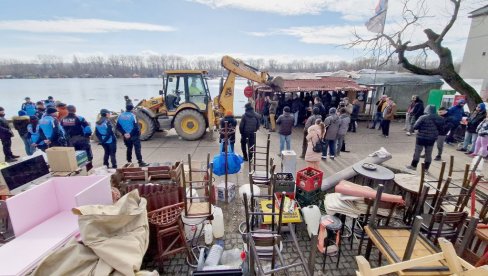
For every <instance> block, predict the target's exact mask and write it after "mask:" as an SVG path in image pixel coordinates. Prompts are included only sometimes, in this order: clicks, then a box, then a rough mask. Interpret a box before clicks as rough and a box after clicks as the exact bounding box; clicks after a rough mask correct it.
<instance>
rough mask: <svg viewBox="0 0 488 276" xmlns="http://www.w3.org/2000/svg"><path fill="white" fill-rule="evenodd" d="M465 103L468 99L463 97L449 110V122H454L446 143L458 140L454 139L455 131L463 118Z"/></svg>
mask: <svg viewBox="0 0 488 276" xmlns="http://www.w3.org/2000/svg"><path fill="white" fill-rule="evenodd" d="M465 104H466V101H465V100H464V99H461V100H459V101H458V103H457V105H455V106H452V107H450V108H449V109H448V110H447V116H446V117H447V120H449V122H450V123H451V124H452V127H451V129H450V131H449V134H448V135H447V138H446V144H448V145H449V144H451V143H454V142H456V141H455V139H454V133H455V132H456V129H457V128H458V127H459V125H460V124H461V120H462V119H463V115H464V105H465Z"/></svg>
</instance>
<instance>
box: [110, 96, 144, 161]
mask: <svg viewBox="0 0 488 276" xmlns="http://www.w3.org/2000/svg"><path fill="white" fill-rule="evenodd" d="M133 109H134V106H133V105H131V104H128V105H127V106H126V112H123V113H122V114H120V115H119V118H118V119H117V130H118V131H119V132H120V133H121V134H122V135H123V136H124V144H125V146H126V147H127V162H129V163H131V162H132V148H134V150H135V152H136V157H137V161H138V162H139V167H145V166H147V165H148V164H147V163H145V162H144V161H142V154H141V141H140V140H139V136H140V135H141V131H140V130H139V125H138V124H137V119H136V116H135V115H134V114H133V113H132V110H133Z"/></svg>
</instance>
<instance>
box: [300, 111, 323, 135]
mask: <svg viewBox="0 0 488 276" xmlns="http://www.w3.org/2000/svg"><path fill="white" fill-rule="evenodd" d="M317 119H320V120H322V116H321V115H320V114H317V115H311V116H310V117H308V119H307V121H306V122H305V127H304V128H303V130H304V131H307V130H308V128H309V127H311V126H312V125H314V124H315V121H317Z"/></svg>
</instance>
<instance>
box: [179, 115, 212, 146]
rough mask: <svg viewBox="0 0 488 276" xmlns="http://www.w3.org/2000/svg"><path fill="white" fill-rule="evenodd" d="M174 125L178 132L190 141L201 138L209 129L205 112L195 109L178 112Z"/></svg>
mask: <svg viewBox="0 0 488 276" xmlns="http://www.w3.org/2000/svg"><path fill="white" fill-rule="evenodd" d="M174 126H175V129H176V133H178V135H179V136H180V137H181V138H183V139H185V140H189V141H194V140H198V139H200V138H201V137H202V136H203V134H205V130H206V129H207V125H206V122H205V118H204V117H203V114H202V113H200V112H198V111H197V110H194V109H185V110H182V111H181V112H180V113H178V114H176V118H175V121H174Z"/></svg>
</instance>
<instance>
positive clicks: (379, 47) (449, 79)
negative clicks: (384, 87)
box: [349, 0, 482, 110]
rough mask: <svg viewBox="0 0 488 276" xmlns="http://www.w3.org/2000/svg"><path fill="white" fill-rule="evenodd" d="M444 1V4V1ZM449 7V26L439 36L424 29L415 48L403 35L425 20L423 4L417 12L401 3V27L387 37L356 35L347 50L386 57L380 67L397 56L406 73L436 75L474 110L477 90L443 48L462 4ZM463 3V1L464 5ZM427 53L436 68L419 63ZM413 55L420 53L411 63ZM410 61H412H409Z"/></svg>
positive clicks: (452, 1) (456, 1)
mask: <svg viewBox="0 0 488 276" xmlns="http://www.w3.org/2000/svg"><path fill="white" fill-rule="evenodd" d="M446 1H447V0H446ZM449 2H450V4H451V5H452V14H451V16H450V20H449V22H448V23H447V24H446V25H445V26H444V28H443V29H442V31H441V32H440V33H436V32H434V31H433V30H432V29H430V28H427V29H424V33H425V37H426V39H425V41H424V42H422V43H418V44H416V45H411V41H409V40H404V38H403V35H404V34H405V33H406V32H407V30H409V28H411V27H413V26H414V25H416V24H417V23H418V21H419V19H421V18H423V17H425V16H426V10H425V6H424V5H425V0H422V1H420V2H418V5H417V6H416V7H417V9H416V10H415V11H414V10H412V9H410V8H408V5H407V4H408V3H409V0H406V1H405V2H404V6H403V13H402V17H403V18H402V19H403V23H402V24H401V27H400V28H399V29H398V30H397V31H396V32H394V33H391V34H386V33H379V34H378V35H376V36H375V37H373V38H365V37H363V36H361V35H359V34H358V33H354V37H355V38H354V41H353V42H352V43H351V44H349V46H351V47H352V46H357V45H364V46H365V47H366V48H367V49H370V50H371V51H372V52H374V53H375V54H380V55H382V56H386V59H384V60H383V62H382V64H383V63H387V62H388V61H390V60H391V58H392V57H393V55H395V54H396V56H397V58H398V64H401V66H402V67H403V68H405V69H407V70H408V71H410V72H412V73H415V74H419V75H429V76H432V75H439V76H441V77H442V78H443V79H444V80H445V81H446V83H448V84H449V85H450V86H451V87H452V88H454V89H455V90H456V91H458V92H459V93H461V94H462V95H465V96H466V99H467V103H468V106H469V108H470V109H471V110H474V109H475V107H476V104H477V103H479V102H481V101H482V100H481V97H480V96H479V94H478V93H477V92H476V90H475V89H474V88H473V87H471V86H470V85H469V84H468V83H466V82H465V81H464V79H463V78H462V77H461V76H460V75H459V74H458V73H457V72H456V68H455V64H454V62H453V59H452V53H451V50H450V49H449V48H447V47H445V46H443V45H442V43H443V39H444V37H445V36H446V34H447V33H448V32H449V30H451V28H452V26H453V24H454V22H455V21H456V19H457V17H458V13H459V9H460V6H461V2H463V1H462V0H449ZM464 2H465V1H464ZM427 52H433V53H434V54H435V55H436V56H437V59H438V61H437V64H436V65H437V66H433V65H434V64H435V63H432V62H421V61H420V59H419V56H423V57H426V56H427ZM412 53H419V55H417V57H416V58H413V60H414V61H413V62H412V61H411V60H409V58H410V57H407V54H409V56H410V55H411V54H412ZM410 59H412V58H410Z"/></svg>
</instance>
